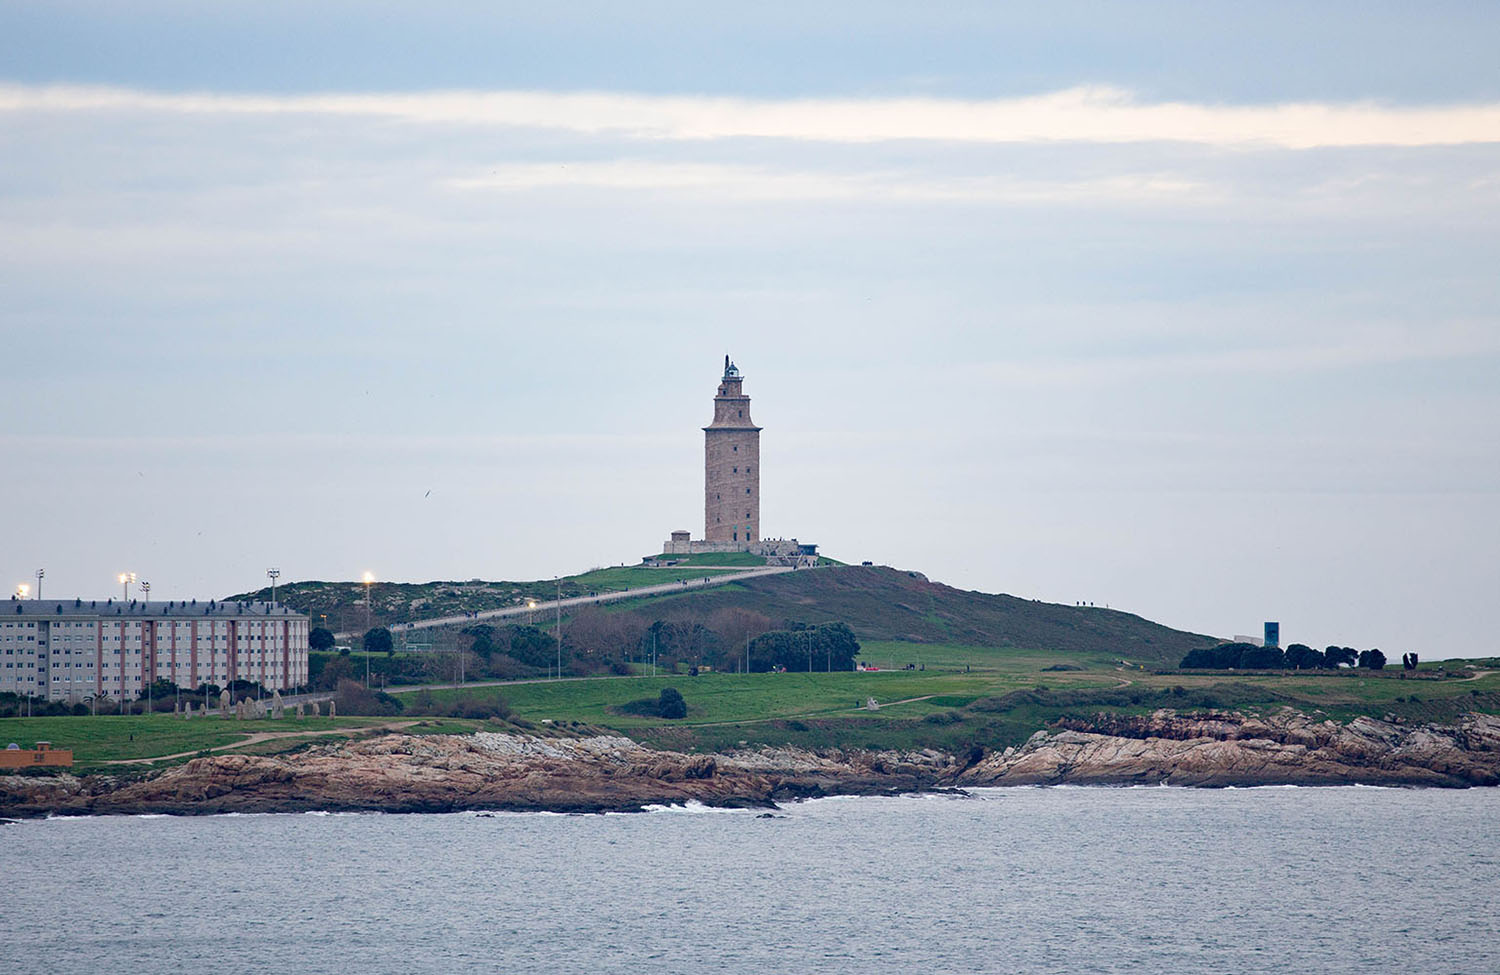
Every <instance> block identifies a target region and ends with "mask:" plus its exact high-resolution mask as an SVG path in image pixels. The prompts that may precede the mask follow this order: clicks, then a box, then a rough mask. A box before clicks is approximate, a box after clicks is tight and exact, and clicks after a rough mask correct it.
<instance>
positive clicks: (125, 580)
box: [117, 572, 135, 603]
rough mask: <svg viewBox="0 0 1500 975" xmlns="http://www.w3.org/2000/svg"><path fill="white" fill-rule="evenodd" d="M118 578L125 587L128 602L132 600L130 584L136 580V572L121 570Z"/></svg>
mask: <svg viewBox="0 0 1500 975" xmlns="http://www.w3.org/2000/svg"><path fill="white" fill-rule="evenodd" d="M117 578H118V579H119V580H120V585H122V586H124V587H125V601H126V602H127V603H128V602H130V584H131V583H132V582H134V581H135V573H134V572H121V573H120V574H119V576H118V577H117Z"/></svg>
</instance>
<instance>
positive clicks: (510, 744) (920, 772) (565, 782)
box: [0, 732, 950, 815]
mask: <svg viewBox="0 0 1500 975" xmlns="http://www.w3.org/2000/svg"><path fill="white" fill-rule="evenodd" d="M949 772H950V768H949V763H948V760H947V756H945V755H943V754H941V753H939V752H913V753H904V752H849V753H844V752H832V753H829V754H827V755H822V754H818V753H814V752H809V751H804V750H800V749H790V748H788V749H768V750H765V751H755V752H745V753H742V754H736V755H699V754H689V753H683V752H671V751H659V750H656V749H651V748H646V747H644V746H642V745H639V744H637V743H636V742H634V741H631V740H630V739H628V738H621V737H613V736H593V737H583V738H543V737H531V736H525V735H513V734H496V733H486V732H481V733H478V734H473V735H426V736H416V735H384V736H381V737H378V738H372V739H368V740H364V741H352V742H341V743H337V744H331V745H321V746H315V747H312V748H309V749H307V750H305V751H302V752H297V753H293V754H288V755H216V756H210V757H204V758H196V759H193V760H192V761H190V762H187V763H186V764H184V765H181V766H177V767H175V768H170V769H166V770H164V771H162V772H160V773H157V774H153V775H149V776H147V777H144V778H133V779H126V778H124V777H117V776H102V775H99V776H84V777H77V776H71V775H58V776H48V777H29V776H28V777H5V778H3V779H0V811H3V812H4V813H5V814H8V815H47V814H63V815H79V814H110V813H150V812H165V813H182V814H205V813H224V812H298V811H306V810H343V811H365V810H369V811H375V810H379V811H384V812H449V811H455V810H462V809H511V810H554V811H562V812H596V811H604V810H628V809H639V808H641V807H643V806H646V805H652V804H671V803H684V802H689V801H698V802H704V803H708V804H711V805H718V806H769V805H771V804H773V803H774V802H775V801H776V800H777V799H789V798H797V797H804V796H815V795H823V794H831V793H839V794H871V793H889V792H894V791H903V790H912V789H923V788H929V787H931V786H933V785H936V784H938V781H939V780H940V779H941V778H943V777H944V776H945V775H948V774H949Z"/></svg>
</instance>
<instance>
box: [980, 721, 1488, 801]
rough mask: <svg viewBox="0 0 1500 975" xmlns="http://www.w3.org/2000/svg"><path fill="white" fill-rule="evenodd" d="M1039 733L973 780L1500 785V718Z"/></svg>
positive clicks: (1126, 726)
mask: <svg viewBox="0 0 1500 975" xmlns="http://www.w3.org/2000/svg"><path fill="white" fill-rule="evenodd" d="M1063 725H1064V726H1065V727H1064V728H1063V730H1061V731H1039V732H1037V733H1036V734H1035V735H1033V736H1032V737H1031V739H1030V740H1029V741H1027V742H1026V744H1025V745H1023V746H1021V747H1020V748H1007V749H1005V751H1004V752H1001V753H999V754H992V755H990V756H988V757H987V758H985V759H984V760H982V761H980V762H978V763H977V764H976V765H974V766H973V767H972V768H969V769H967V770H965V771H964V772H963V773H962V775H961V776H959V781H961V782H962V783H963V784H965V785H1055V784H1061V783H1065V782H1066V783H1073V784H1080V785H1135V784H1156V783H1165V784H1169V785H1188V786H1230V785H1349V784H1356V783H1362V784H1369V785H1430V786H1470V785H1496V784H1500V718H1496V717H1494V716H1491V715H1480V714H1469V715H1465V716H1464V717H1463V718H1462V719H1461V720H1460V721H1458V722H1457V723H1456V724H1453V725H1425V726H1421V727H1410V726H1404V725H1396V724H1391V723H1388V722H1384V721H1376V720H1374V719H1372V718H1355V719H1354V720H1353V721H1351V722H1349V723H1348V724H1339V723H1337V722H1334V721H1316V720H1314V719H1312V718H1310V717H1308V716H1307V715H1305V714H1301V713H1299V712H1296V711H1293V710H1291V709H1285V710H1283V711H1281V712H1278V713H1277V714H1275V715H1272V716H1269V717H1247V716H1246V715H1243V714H1238V713H1227V714H1210V715H1184V714H1177V713H1175V712H1173V711H1157V712H1155V713H1154V714H1151V715H1149V716H1145V717H1138V716H1129V715H1098V716H1095V717H1093V718H1090V719H1088V720H1081V721H1067V722H1063Z"/></svg>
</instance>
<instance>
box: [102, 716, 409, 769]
mask: <svg viewBox="0 0 1500 975" xmlns="http://www.w3.org/2000/svg"><path fill="white" fill-rule="evenodd" d="M419 723H420V721H419V720H412V721H388V722H386V723H385V724H367V725H359V726H356V727H353V728H323V729H322V730H319V731H257V732H254V733H253V734H249V735H246V736H245V739H244V740H243V741H232V742H230V743H229V744H227V745H215V746H214V747H213V748H195V749H193V750H192V751H187V752H176V753H174V754H171V755H153V756H152V757H150V758H117V759H115V760H113V761H109V762H101V763H100V764H101V765H149V764H151V763H152V762H165V761H170V760H171V759H174V758H192V757H193V756H195V755H199V754H201V753H203V752H222V751H225V750H226V749H230V748H244V747H246V746H248V745H259V744H260V743H261V742H263V741H275V740H277V739H279V738H307V737H315V736H318V735H349V734H354V733H355V732H358V731H399V730H400V729H402V728H410V727H411V726H412V725H414V724H419Z"/></svg>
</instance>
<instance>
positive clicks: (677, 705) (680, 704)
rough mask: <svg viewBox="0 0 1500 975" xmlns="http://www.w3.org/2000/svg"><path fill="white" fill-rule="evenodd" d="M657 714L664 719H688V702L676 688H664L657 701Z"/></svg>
mask: <svg viewBox="0 0 1500 975" xmlns="http://www.w3.org/2000/svg"><path fill="white" fill-rule="evenodd" d="M656 713H657V714H659V715H660V716H661V717H663V718H685V717H687V702H686V701H684V700H683V699H682V694H681V692H679V691H678V690H677V688H675V687H663V688H662V689H661V695H660V696H659V697H658V698H657V699H656Z"/></svg>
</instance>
